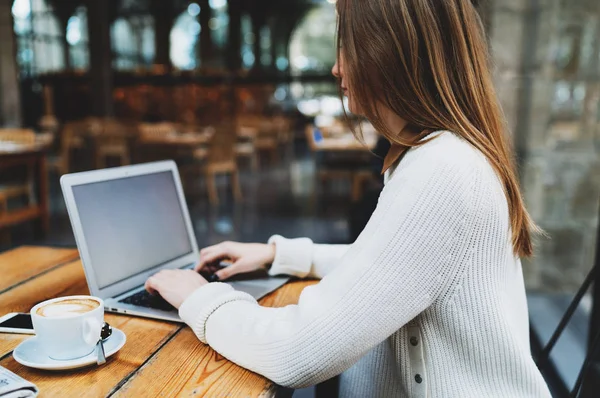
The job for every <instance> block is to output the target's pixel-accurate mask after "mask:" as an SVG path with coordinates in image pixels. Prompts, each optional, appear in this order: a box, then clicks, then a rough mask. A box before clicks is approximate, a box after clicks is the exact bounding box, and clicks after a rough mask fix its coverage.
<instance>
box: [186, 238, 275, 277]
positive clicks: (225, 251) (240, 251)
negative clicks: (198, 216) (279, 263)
mask: <svg viewBox="0 0 600 398" xmlns="http://www.w3.org/2000/svg"><path fill="white" fill-rule="evenodd" d="M227 258H228V259H230V260H231V261H232V262H233V264H232V265H231V266H229V267H227V268H223V269H222V270H220V271H217V272H216V273H215V274H216V275H217V276H218V277H219V280H225V279H228V278H231V277H232V276H233V275H236V274H240V273H245V272H252V271H256V270H259V269H261V268H265V266H266V265H267V264H271V263H272V262H273V261H274V260H275V245H265V244H262V243H237V242H223V243H220V244H218V245H215V246H210V247H207V248H205V249H202V250H201V251H200V264H198V265H197V266H196V271H200V270H201V269H202V268H204V266H205V265H207V264H210V263H212V262H215V261H218V260H223V259H227Z"/></svg>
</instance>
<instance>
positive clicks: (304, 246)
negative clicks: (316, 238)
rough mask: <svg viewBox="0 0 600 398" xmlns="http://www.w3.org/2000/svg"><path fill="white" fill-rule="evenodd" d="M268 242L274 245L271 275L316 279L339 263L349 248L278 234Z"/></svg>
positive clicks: (322, 276)
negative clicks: (288, 237)
mask: <svg viewBox="0 0 600 398" xmlns="http://www.w3.org/2000/svg"><path fill="white" fill-rule="evenodd" d="M269 244H274V245H275V260H274V261H273V265H272V266H271V269H270V270H269V273H270V274H271V275H291V276H296V277H298V278H316V279H322V278H324V277H325V276H326V275H327V274H329V273H330V272H331V271H332V270H333V269H334V268H335V267H336V266H337V265H338V264H340V260H341V259H342V257H343V256H344V254H346V252H347V251H348V249H349V248H350V245H323V244H320V245H319V244H315V243H313V241H312V240H310V239H308V238H298V239H286V238H284V237H282V236H279V235H275V236H272V237H271V239H269Z"/></svg>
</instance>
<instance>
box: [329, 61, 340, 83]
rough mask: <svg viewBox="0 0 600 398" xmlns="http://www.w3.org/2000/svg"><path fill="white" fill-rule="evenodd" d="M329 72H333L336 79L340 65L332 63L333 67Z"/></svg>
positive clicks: (338, 76) (338, 75)
mask: <svg viewBox="0 0 600 398" xmlns="http://www.w3.org/2000/svg"><path fill="white" fill-rule="evenodd" d="M331 73H332V74H333V76H335V77H337V78H338V79H339V78H340V67H339V66H338V63H337V62H336V63H335V65H333V69H331Z"/></svg>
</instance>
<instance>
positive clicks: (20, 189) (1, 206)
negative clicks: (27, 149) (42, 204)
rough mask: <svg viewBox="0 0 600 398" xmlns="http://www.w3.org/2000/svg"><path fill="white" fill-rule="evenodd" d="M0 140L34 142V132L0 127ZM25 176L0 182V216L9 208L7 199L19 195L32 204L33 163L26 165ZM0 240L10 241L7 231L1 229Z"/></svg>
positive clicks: (21, 142)
mask: <svg viewBox="0 0 600 398" xmlns="http://www.w3.org/2000/svg"><path fill="white" fill-rule="evenodd" d="M0 141H3V142H11V143H15V144H21V145H33V144H35V142H36V140H35V133H34V132H33V130H28V129H0ZM26 173H27V174H26V178H25V181H24V182H22V183H21V182H19V183H14V182H9V183H6V184H0V216H2V215H5V214H7V213H8V212H9V211H10V209H9V207H8V202H9V200H12V199H18V198H21V197H25V198H27V202H28V205H33V202H34V200H35V199H34V198H35V197H34V191H33V187H34V178H35V170H34V165H33V164H29V165H28V166H27V172H26ZM0 240H2V241H3V243H5V244H9V243H10V235H9V233H8V231H2V233H1V234H0Z"/></svg>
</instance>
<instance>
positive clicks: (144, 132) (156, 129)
mask: <svg viewBox="0 0 600 398" xmlns="http://www.w3.org/2000/svg"><path fill="white" fill-rule="evenodd" d="M138 130H139V133H140V139H141V140H144V141H153V140H154V141H161V140H163V139H165V138H166V137H168V136H169V135H171V134H175V133H177V126H176V125H175V124H173V123H167V122H163V123H141V124H140V125H139V126H138Z"/></svg>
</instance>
